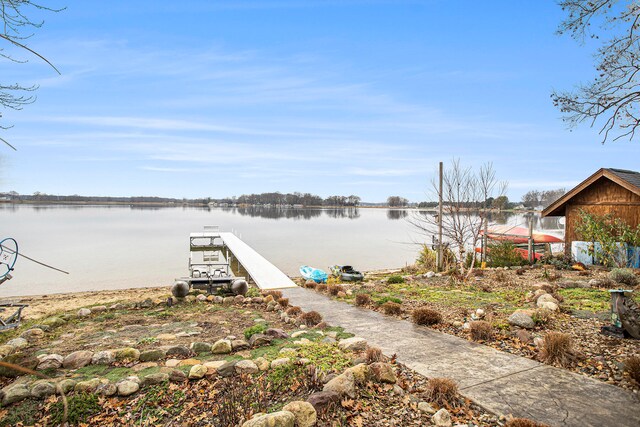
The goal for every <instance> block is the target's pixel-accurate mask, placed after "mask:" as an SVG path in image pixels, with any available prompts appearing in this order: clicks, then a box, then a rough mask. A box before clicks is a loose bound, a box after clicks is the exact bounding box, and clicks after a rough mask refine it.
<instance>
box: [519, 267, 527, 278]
mask: <svg viewBox="0 0 640 427" xmlns="http://www.w3.org/2000/svg"><path fill="white" fill-rule="evenodd" d="M526 272H527V270H526V269H524V268H519V269H517V270H516V274H517V275H518V276H522V275H524V273H526Z"/></svg>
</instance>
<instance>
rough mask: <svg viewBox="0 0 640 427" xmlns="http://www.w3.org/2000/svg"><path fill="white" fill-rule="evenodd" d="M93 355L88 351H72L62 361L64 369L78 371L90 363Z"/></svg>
mask: <svg viewBox="0 0 640 427" xmlns="http://www.w3.org/2000/svg"><path fill="white" fill-rule="evenodd" d="M92 357H93V353H92V352H90V351H88V350H80V351H74V352H73V353H71V354H69V355H67V357H65V358H64V360H63V361H62V366H64V368H65V369H78V368H82V367H83V366H87V365H88V364H89V363H91V358H92Z"/></svg>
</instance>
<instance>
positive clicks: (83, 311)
mask: <svg viewBox="0 0 640 427" xmlns="http://www.w3.org/2000/svg"><path fill="white" fill-rule="evenodd" d="M90 315H91V310H89V309H88V308H81V309H80V310H78V317H87V316H90Z"/></svg>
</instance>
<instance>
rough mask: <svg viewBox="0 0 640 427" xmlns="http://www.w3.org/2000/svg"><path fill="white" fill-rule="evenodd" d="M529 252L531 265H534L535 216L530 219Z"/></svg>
mask: <svg viewBox="0 0 640 427" xmlns="http://www.w3.org/2000/svg"><path fill="white" fill-rule="evenodd" d="M527 250H528V251H529V264H533V214H532V215H531V217H530V218H529V239H528V244H527Z"/></svg>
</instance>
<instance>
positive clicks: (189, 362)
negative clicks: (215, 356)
mask: <svg viewBox="0 0 640 427" xmlns="http://www.w3.org/2000/svg"><path fill="white" fill-rule="evenodd" d="M195 365H202V361H200V360H198V359H184V360H181V361H180V362H179V363H178V366H195Z"/></svg>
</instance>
